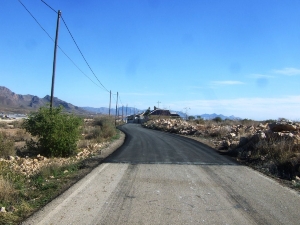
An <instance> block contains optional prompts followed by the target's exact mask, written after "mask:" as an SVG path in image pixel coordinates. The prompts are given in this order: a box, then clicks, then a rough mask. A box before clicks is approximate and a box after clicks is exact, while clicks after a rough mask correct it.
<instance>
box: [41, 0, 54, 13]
mask: <svg viewBox="0 0 300 225" xmlns="http://www.w3.org/2000/svg"><path fill="white" fill-rule="evenodd" d="M41 1H42V2H43V3H44V4H45V5H46V6H48V7H49V8H50V9H52V11H54V12H55V13H56V14H57V11H56V10H55V9H53V8H52V7H51V6H50V5H48V4H47V3H46V2H45V1H44V0H41Z"/></svg>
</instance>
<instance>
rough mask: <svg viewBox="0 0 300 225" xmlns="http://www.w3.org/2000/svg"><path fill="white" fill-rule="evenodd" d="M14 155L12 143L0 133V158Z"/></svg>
mask: <svg viewBox="0 0 300 225" xmlns="http://www.w3.org/2000/svg"><path fill="white" fill-rule="evenodd" d="M15 154H16V151H15V148H14V142H13V140H11V139H10V138H9V137H8V136H7V135H6V134H5V133H3V132H0V157H1V158H7V157H8V156H14V155H15Z"/></svg>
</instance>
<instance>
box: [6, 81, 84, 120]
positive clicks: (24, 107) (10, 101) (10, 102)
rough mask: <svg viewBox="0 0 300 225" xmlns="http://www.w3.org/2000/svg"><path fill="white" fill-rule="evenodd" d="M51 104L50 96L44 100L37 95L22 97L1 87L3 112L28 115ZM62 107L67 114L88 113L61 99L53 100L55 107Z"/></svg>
mask: <svg viewBox="0 0 300 225" xmlns="http://www.w3.org/2000/svg"><path fill="white" fill-rule="evenodd" d="M47 104H50V96H49V95H46V96H45V97H44V98H39V97H38V96H36V95H30V94H28V95H20V94H16V93H14V92H12V91H11V90H10V89H8V88H6V87H3V86H0V107H1V110H0V111H1V112H16V113H27V112H29V111H33V110H36V109H38V108H40V107H41V106H45V105H47ZM59 105H62V106H63V107H64V110H65V111H67V112H73V113H76V114H85V113H88V112H87V111H86V110H84V109H83V108H80V107H78V106H74V105H72V104H70V103H67V102H65V101H63V100H61V99H59V98H56V97H54V98H53V106H55V107H57V106H59Z"/></svg>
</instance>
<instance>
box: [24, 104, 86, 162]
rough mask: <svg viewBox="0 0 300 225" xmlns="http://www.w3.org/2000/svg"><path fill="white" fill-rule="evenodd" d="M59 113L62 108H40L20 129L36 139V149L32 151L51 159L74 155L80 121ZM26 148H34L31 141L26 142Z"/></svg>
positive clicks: (74, 117) (77, 118) (31, 114)
mask: <svg viewBox="0 0 300 225" xmlns="http://www.w3.org/2000/svg"><path fill="white" fill-rule="evenodd" d="M61 111H62V107H58V108H52V109H49V108H46V107H42V108H40V109H39V111H38V112H33V113H30V114H29V116H28V119H25V120H24V123H23V125H22V127H23V128H24V129H25V130H26V131H27V132H29V133H30V134H31V135H32V136H35V137H38V141H37V143H36V148H37V149H33V150H37V151H38V152H40V153H41V154H42V155H45V156H52V157H53V156H54V157H68V156H71V155H73V154H74V153H75V151H76V147H77V141H78V140H79V135H80V126H81V124H82V119H80V118H79V117H76V116H74V115H69V114H63V113H62V112H61ZM27 147H28V148H29V149H30V148H32V147H34V145H33V143H32V141H30V142H28V141H27ZM34 148H35V147H34Z"/></svg>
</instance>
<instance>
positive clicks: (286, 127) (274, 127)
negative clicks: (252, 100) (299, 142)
mask: <svg viewBox="0 0 300 225" xmlns="http://www.w3.org/2000/svg"><path fill="white" fill-rule="evenodd" d="M269 127H270V130H271V131H273V132H282V131H295V130H296V129H297V126H295V125H293V124H290V123H278V122H275V123H271V124H269Z"/></svg>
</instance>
